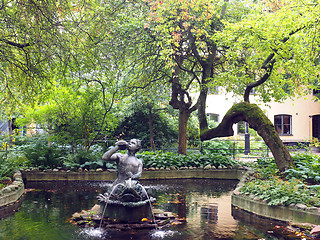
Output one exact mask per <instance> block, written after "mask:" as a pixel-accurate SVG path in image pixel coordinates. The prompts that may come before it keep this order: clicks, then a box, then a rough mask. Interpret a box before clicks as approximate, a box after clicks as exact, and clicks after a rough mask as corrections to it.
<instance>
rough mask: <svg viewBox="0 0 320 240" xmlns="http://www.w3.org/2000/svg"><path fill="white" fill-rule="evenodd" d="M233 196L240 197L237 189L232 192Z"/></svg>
mask: <svg viewBox="0 0 320 240" xmlns="http://www.w3.org/2000/svg"><path fill="white" fill-rule="evenodd" d="M233 194H234V195H237V196H238V195H241V193H240V191H239V188H236V189H235V190H234V191H233Z"/></svg>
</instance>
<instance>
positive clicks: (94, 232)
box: [80, 228, 104, 238]
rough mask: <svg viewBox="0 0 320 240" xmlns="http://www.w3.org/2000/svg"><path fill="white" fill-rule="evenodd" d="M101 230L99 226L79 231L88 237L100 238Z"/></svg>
mask: <svg viewBox="0 0 320 240" xmlns="http://www.w3.org/2000/svg"><path fill="white" fill-rule="evenodd" d="M103 233H104V232H103V230H102V229H99V228H85V229H83V230H82V231H81V233H80V234H81V235H83V236H87V237H88V238H89V237H90V238H91V237H97V238H100V237H101V236H102V235H103Z"/></svg>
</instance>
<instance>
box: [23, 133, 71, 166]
mask: <svg viewBox="0 0 320 240" xmlns="http://www.w3.org/2000/svg"><path fill="white" fill-rule="evenodd" d="M20 150H21V151H22V152H23V154H24V155H25V156H26V157H27V159H28V162H27V164H28V166H30V167H39V168H56V167H60V166H62V163H63V159H64V154H65V153H64V152H62V151H61V150H60V149H59V148H58V147H57V146H55V145H53V146H51V147H48V141H47V138H46V137H43V136H41V137H39V138H38V139H34V141H33V142H31V143H30V144H28V145H25V146H23V147H21V148H20Z"/></svg>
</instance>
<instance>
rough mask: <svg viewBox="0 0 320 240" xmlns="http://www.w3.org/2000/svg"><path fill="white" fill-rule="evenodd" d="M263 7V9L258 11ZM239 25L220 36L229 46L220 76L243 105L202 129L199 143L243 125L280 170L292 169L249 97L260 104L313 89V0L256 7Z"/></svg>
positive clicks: (316, 52) (315, 5) (315, 22)
mask: <svg viewBox="0 0 320 240" xmlns="http://www.w3.org/2000/svg"><path fill="white" fill-rule="evenodd" d="M261 7H265V6H263V5H262V6H261ZM255 10H258V11H253V12H252V13H251V14H250V15H249V16H248V17H247V18H245V19H244V20H242V21H241V22H238V23H237V24H234V23H228V24H226V25H227V26H226V29H225V30H224V32H223V33H222V35H223V38H224V39H225V40H221V39H220V40H221V42H223V43H224V44H226V45H227V46H229V48H230V49H229V51H228V53H229V55H228V58H229V59H230V60H229V66H228V72H227V71H226V72H225V73H224V74H221V75H220V77H223V78H224V79H228V78H229V79H230V80H231V79H233V80H234V81H225V83H226V86H225V87H226V88H227V89H232V91H234V92H235V93H238V94H243V97H244V102H242V103H238V104H235V105H234V106H233V107H232V108H231V109H230V110H229V111H228V113H227V114H226V115H225V117H224V118H223V120H222V122H221V124H220V125H219V126H218V127H217V128H214V129H208V128H205V127H203V128H202V129H201V139H202V140H207V139H211V138H214V137H221V136H230V135H233V130H232V125H233V124H234V123H237V122H239V121H247V122H248V123H249V126H250V127H251V128H253V129H254V130H256V131H257V132H258V134H259V135H260V136H261V137H262V138H263V139H264V141H265V143H266V144H267V145H268V146H269V148H270V149H271V151H272V153H273V156H274V158H275V160H276V163H277V166H278V168H279V169H280V170H281V171H283V170H285V169H287V168H289V167H291V166H292V165H293V162H292V159H291V156H290V154H289V152H288V151H287V149H286V148H285V146H284V145H283V143H282V141H281V139H280V138H279V135H278V133H277V132H276V131H275V128H274V126H273V124H272V123H271V121H270V120H269V119H268V118H267V117H266V116H265V114H264V113H263V112H262V111H261V110H260V108H259V107H258V106H257V105H255V104H250V102H249V93H250V91H251V90H252V89H253V88H255V90H256V91H255V92H256V95H257V96H259V97H260V98H261V99H262V100H263V101H264V102H268V101H270V100H271V99H272V98H273V99H274V100H276V101H281V100H283V99H285V98H287V97H290V96H294V95H296V94H303V93H305V92H306V91H307V90H308V88H313V87H314V83H315V79H316V76H317V75H318V72H319V66H318V65H317V61H318V59H319V52H320V51H319V50H320V49H319V44H317V43H318V41H319V35H318V31H317V29H318V28H319V19H318V16H319V6H318V3H317V2H313V1H302V2H301V1H289V2H285V3H284V5H283V6H281V7H280V8H278V9H276V10H274V11H272V12H269V11H266V9H265V11H261V8H260V9H259V8H257V9H255Z"/></svg>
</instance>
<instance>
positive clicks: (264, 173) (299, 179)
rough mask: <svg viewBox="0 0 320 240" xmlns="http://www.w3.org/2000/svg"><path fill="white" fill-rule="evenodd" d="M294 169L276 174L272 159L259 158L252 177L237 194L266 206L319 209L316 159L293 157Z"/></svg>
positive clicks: (309, 155)
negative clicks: (254, 199) (263, 202)
mask: <svg viewBox="0 0 320 240" xmlns="http://www.w3.org/2000/svg"><path fill="white" fill-rule="evenodd" d="M293 159H294V163H295V167H294V168H291V169H288V170H286V171H285V172H283V173H280V172H279V171H278V169H277V167H276V164H275V161H274V159H273V158H261V159H258V161H257V163H256V164H255V165H253V168H254V170H255V172H254V174H253V175H252V176H251V177H250V179H249V181H247V182H246V183H245V185H244V187H242V189H241V190H240V192H241V193H243V194H249V195H253V196H255V197H258V198H259V199H261V200H264V201H266V202H267V203H268V204H269V205H271V206H274V205H282V206H288V205H290V204H299V203H300V204H305V205H307V206H317V207H319V206H320V191H319V190H320V178H319V176H320V157H319V156H318V155H314V154H312V153H310V152H305V153H298V154H296V155H294V157H293Z"/></svg>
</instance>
